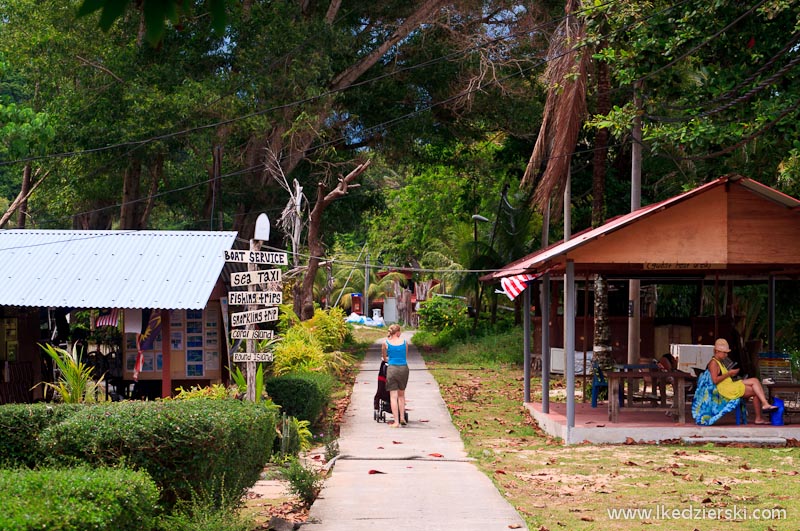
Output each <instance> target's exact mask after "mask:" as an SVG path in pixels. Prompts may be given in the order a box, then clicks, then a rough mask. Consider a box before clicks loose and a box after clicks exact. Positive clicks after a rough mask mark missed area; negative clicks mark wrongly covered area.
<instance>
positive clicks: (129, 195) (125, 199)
mask: <svg viewBox="0 0 800 531" xmlns="http://www.w3.org/2000/svg"><path fill="white" fill-rule="evenodd" d="M141 176H142V163H141V162H140V161H139V160H138V159H133V160H131V163H130V164H129V165H128V167H127V169H126V170H125V175H124V176H123V183H122V207H120V212H119V228H120V229H134V230H135V229H137V228H138V227H137V224H138V222H139V216H138V215H137V206H138V205H139V186H140V178H141Z"/></svg>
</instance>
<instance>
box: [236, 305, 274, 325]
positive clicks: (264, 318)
mask: <svg viewBox="0 0 800 531" xmlns="http://www.w3.org/2000/svg"><path fill="white" fill-rule="evenodd" d="M277 320H278V308H277V307H272V308H264V309H263V310H254V311H250V312H235V313H232V314H231V326H232V327H234V328H236V327H237V326H247V325H250V324H256V323H266V322H269V321H277Z"/></svg>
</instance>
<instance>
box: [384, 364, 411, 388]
mask: <svg viewBox="0 0 800 531" xmlns="http://www.w3.org/2000/svg"><path fill="white" fill-rule="evenodd" d="M407 385H408V365H388V366H387V367H386V390H387V391H398V390H399V391H405V390H406V386H407Z"/></svg>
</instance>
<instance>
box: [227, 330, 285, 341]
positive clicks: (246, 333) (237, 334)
mask: <svg viewBox="0 0 800 531" xmlns="http://www.w3.org/2000/svg"><path fill="white" fill-rule="evenodd" d="M273 337H275V331H274V330H231V339H272V338H273Z"/></svg>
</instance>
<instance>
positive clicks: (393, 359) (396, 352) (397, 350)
mask: <svg viewBox="0 0 800 531" xmlns="http://www.w3.org/2000/svg"><path fill="white" fill-rule="evenodd" d="M386 355H387V357H388V358H389V361H388V363H389V365H407V364H408V362H407V361H406V340H405V339H404V340H403V342H402V343H401V344H400V345H392V344H391V343H389V341H388V340H387V341H386Z"/></svg>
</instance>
